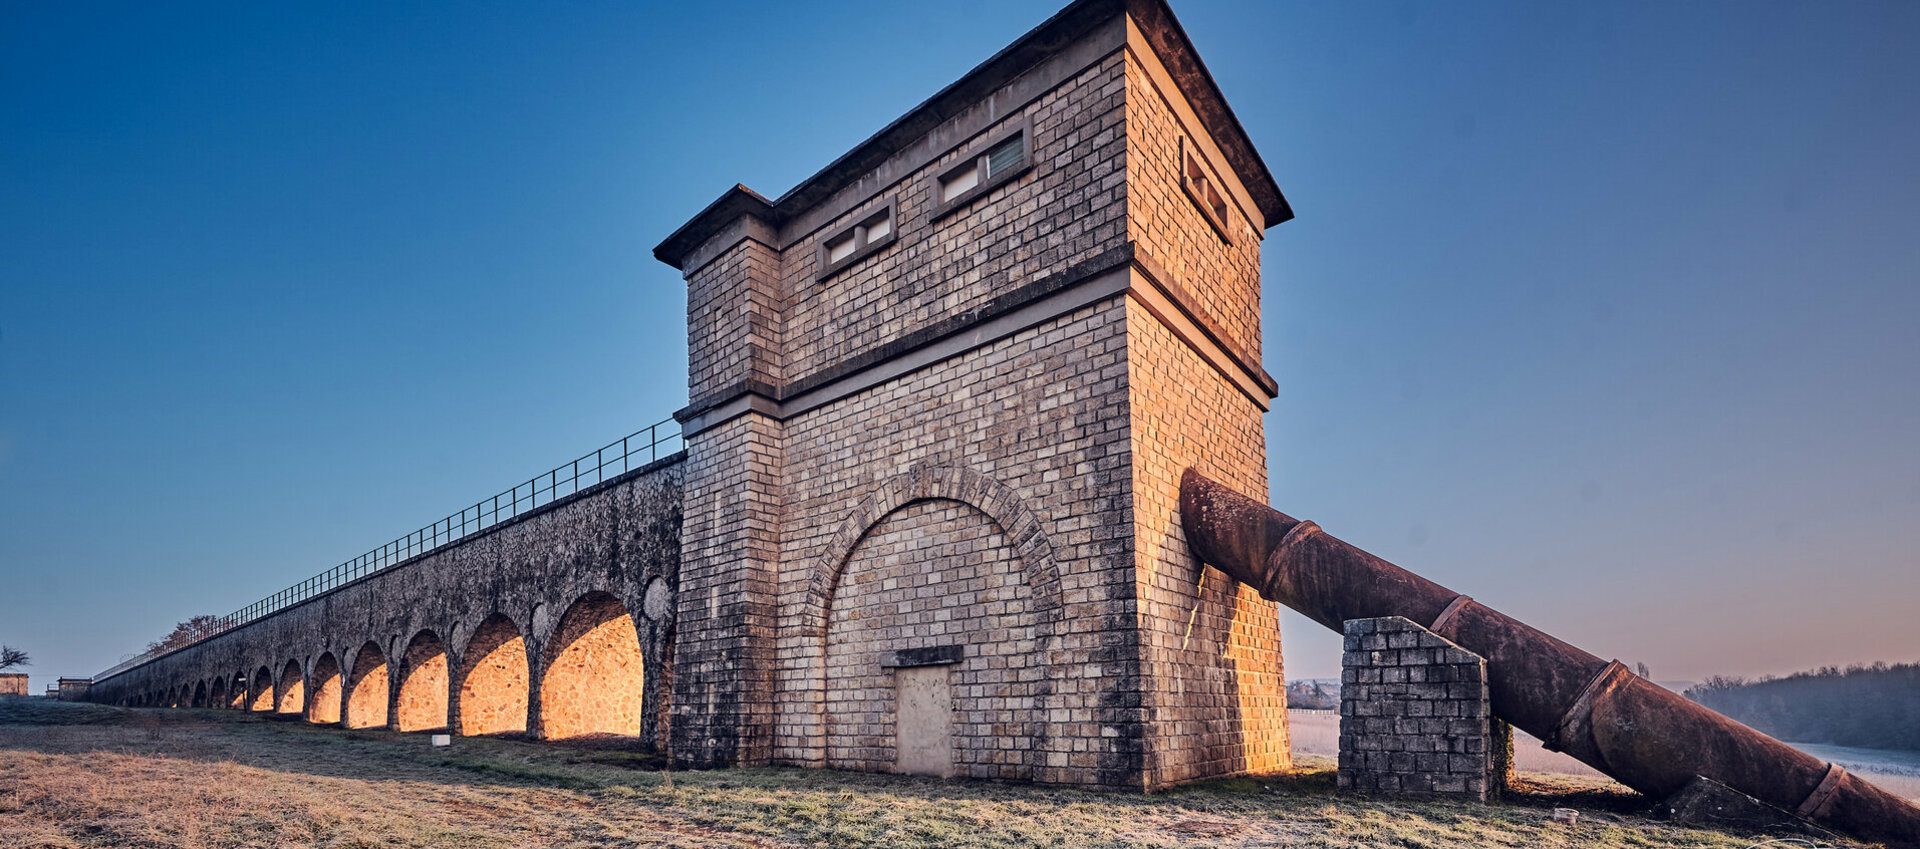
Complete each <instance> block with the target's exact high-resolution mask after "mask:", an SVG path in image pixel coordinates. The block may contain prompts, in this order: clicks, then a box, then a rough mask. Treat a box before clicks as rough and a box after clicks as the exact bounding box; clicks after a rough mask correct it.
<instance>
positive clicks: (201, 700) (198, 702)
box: [193, 681, 207, 708]
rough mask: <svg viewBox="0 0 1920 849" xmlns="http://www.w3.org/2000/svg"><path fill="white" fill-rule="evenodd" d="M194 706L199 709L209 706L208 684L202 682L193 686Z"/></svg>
mask: <svg viewBox="0 0 1920 849" xmlns="http://www.w3.org/2000/svg"><path fill="white" fill-rule="evenodd" d="M193 706H194V707H197V708H203V707H206V706H207V682H205V681H201V682H199V683H197V684H194V685H193Z"/></svg>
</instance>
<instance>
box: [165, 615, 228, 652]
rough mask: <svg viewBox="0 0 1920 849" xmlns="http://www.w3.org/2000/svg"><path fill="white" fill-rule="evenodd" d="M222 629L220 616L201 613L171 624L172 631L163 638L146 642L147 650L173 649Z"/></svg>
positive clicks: (166, 650)
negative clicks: (173, 624) (176, 623)
mask: <svg viewBox="0 0 1920 849" xmlns="http://www.w3.org/2000/svg"><path fill="white" fill-rule="evenodd" d="M222 630H225V629H223V628H222V627H221V626H220V617H218V616H212V615H208V614H202V615H199V616H195V617H193V618H192V619H188V620H187V621H185V622H182V623H180V624H178V625H175V626H173V633H171V634H168V635H167V636H166V637H165V638H164V639H161V640H157V641H155V642H151V643H148V644H147V651H149V652H152V653H154V654H159V653H161V652H169V651H173V650H174V649H177V648H180V647H182V646H185V645H189V644H191V643H194V642H198V641H199V640H203V639H205V638H207V637H211V636H213V635H215V634H218V633H220V632H221V631H222Z"/></svg>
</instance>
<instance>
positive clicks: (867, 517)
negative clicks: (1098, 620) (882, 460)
mask: <svg viewBox="0 0 1920 849" xmlns="http://www.w3.org/2000/svg"><path fill="white" fill-rule="evenodd" d="M936 498H937V499H945V500H948V501H958V502H960V503H962V504H965V505H968V506H970V507H973V508H974V509H976V510H979V511H980V512H982V513H985V514H986V515H987V518H990V519H992V520H993V521H994V524H996V525H999V526H1000V529H1001V532H1002V533H1004V534H1005V536H1006V539H1007V544H1008V545H1010V546H1012V548H1013V550H1014V551H1016V552H1018V553H1019V555H1020V559H1021V561H1022V562H1023V563H1024V571H1025V572H1026V576H1027V585H1028V586H1029V587H1031V588H1032V590H1033V605H1034V615H1035V616H1037V617H1039V618H1040V619H1041V620H1043V621H1045V622H1048V623H1053V622H1057V621H1058V620H1059V618H1060V605H1061V599H1060V569H1059V566H1058V565H1057V564H1056V563H1055V562H1054V557H1053V544H1052V543H1050V542H1048V540H1047V534H1046V530H1045V529H1043V528H1042V527H1041V525H1040V517H1039V516H1038V515H1036V514H1035V513H1034V512H1033V510H1032V509H1030V508H1028V507H1027V505H1026V503H1025V502H1024V501H1022V500H1021V498H1020V495H1019V494H1018V493H1016V492H1014V491H1013V489H1012V488H1011V487H1008V486H1007V485H1006V484H1003V483H1001V482H999V481H996V480H994V479H993V478H990V477H987V476H986V475H983V474H980V473H979V472H976V471H974V470H972V469H967V468H962V467H959V466H915V467H913V468H912V469H909V470H908V471H907V472H906V473H904V474H901V475H896V476H894V477H892V478H888V479H887V480H885V481H882V482H881V483H880V485H879V486H878V487H876V488H875V489H874V491H873V492H872V493H871V494H869V495H868V496H867V497H866V498H865V499H863V500H862V501H861V502H860V504H859V505H858V506H856V507H854V508H853V512H852V513H851V514H849V515H848V516H847V518H846V520H845V521H842V522H841V523H840V527H839V529H838V530H836V531H834V534H833V536H832V537H831V538H829V539H828V541H827V544H826V547H825V548H823V549H821V551H820V555H819V556H818V557H816V558H815V559H814V561H813V570H812V576H811V577H810V578H809V579H808V582H807V622H808V623H809V627H811V628H812V629H813V631H814V634H815V636H816V638H819V639H824V638H825V637H826V630H827V606H828V605H829V604H830V603H832V600H833V591H834V589H835V587H836V586H837V585H838V584H839V582H840V573H841V572H842V571H843V570H844V569H845V568H846V564H847V557H848V555H850V554H852V553H853V549H854V546H856V545H859V544H860V540H861V539H862V538H864V537H865V536H866V535H867V532H868V531H869V530H871V529H872V528H873V526H874V525H876V524H879V522H880V520H881V519H883V518H886V516H887V514H889V513H892V512H893V511H895V510H898V509H900V508H902V507H905V506H907V505H908V504H912V503H913V502H915V501H924V500H928V499H936ZM1051 633H1052V629H1051V628H1049V629H1048V635H1051Z"/></svg>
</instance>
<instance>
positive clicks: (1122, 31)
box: [655, 0, 1292, 789]
mask: <svg viewBox="0 0 1920 849" xmlns="http://www.w3.org/2000/svg"><path fill="white" fill-rule="evenodd" d="M1291 215H1292V213H1291V211H1290V210H1289V209H1288V206H1287V203H1286V200H1285V199H1284V198H1283V197H1282V196H1281V194H1280V191H1279V189H1278V187H1277V186H1275V184H1274V181H1273V178H1272V176H1271V175H1269V174H1268V172H1267V169H1266V167H1265V165H1264V164H1262V162H1261V161H1260V157H1259V155H1258V154H1257V153H1256V152H1255V151H1254V148H1253V145H1252V143H1251V141H1250V140H1249V139H1248V138H1247V135H1246V133H1245V131H1244V130H1243V129H1242V128H1241V126H1240V123H1239V121H1238V120H1237V119H1236V118H1235V117H1234V116H1233V113H1232V112H1231V111H1229V110H1228V108H1227V105H1226V102H1225V101H1224V100H1223V99H1222V98H1221V95H1220V92H1219V90H1218V89H1217V87H1216V86H1215V85H1214V83H1213V80H1212V78H1211V77H1210V76H1209V75H1208V73H1207V71H1206V68H1205V66H1204V65H1202V63H1201V61H1200V58H1199V56H1198V55H1197V54H1196V53H1195V52H1194V49H1193V46H1192V44H1191V43H1189V41H1188V40H1187V37H1186V34H1185V33H1184V32H1183V31H1182V30H1181V28H1180V25H1179V23H1178V22H1177V21H1175V19H1174V17H1173V15H1172V13H1171V11H1170V10H1169V9H1168V8H1167V7H1166V5H1165V4H1164V3H1163V2H1162V0H1083V2H1078V3H1075V4H1073V5H1072V6H1070V7H1068V8H1067V9H1065V10H1064V11H1062V12H1060V13H1059V14H1057V15H1055V16H1054V17H1053V18H1051V19H1049V20H1047V21H1046V22H1044V23H1042V24H1041V25H1040V26H1039V27H1037V28H1036V29H1034V30H1033V31H1032V32H1029V33H1028V34H1027V35H1025V36H1023V37H1022V38H1021V39H1020V40H1019V41H1017V42H1015V43H1014V44H1013V45H1011V46H1009V47H1008V48H1006V49H1005V50H1002V51H1001V52H1000V53H998V54H996V55H994V56H993V57H992V58H990V59H988V60H987V61H986V62H985V63H984V64H982V65H980V66H979V67H977V68H975V69H974V70H973V71H972V72H970V73H968V74H967V75H966V76H965V77H963V78H961V79H960V80H959V81H958V82H955V83H954V84H952V85H950V86H948V87H947V88H946V89H944V90H942V91H941V92H939V93H938V94H935V95H934V96H933V97H932V98H931V99H929V100H928V101H926V102H925V103H923V104H921V105H920V106H918V107H916V108H914V109H913V110H912V111H910V112H908V113H907V114H906V115H905V116H904V117H902V118H900V119H899V120H897V121H895V122H893V123H892V124H891V125H889V126H887V127H886V128H885V129H882V130H881V131H880V132H879V133H878V134H876V135H874V136H873V137H872V138H870V139H868V140H867V141H866V142H864V143H862V144H861V145H859V146H858V147H856V148H855V149H854V150H852V151H851V152H849V153H847V154H846V155H845V156H842V157H841V158H840V159H838V160H836V161H835V162H833V163H832V164H830V165H828V166H827V167H826V169H825V170H823V171H821V172H820V173H818V174H816V175H814V176H813V177H811V178H809V179H808V180H806V181H805V182H803V183H801V184H800V185H799V186H797V187H795V188H794V189H793V190H792V191H789V192H787V193H786V194H785V195H783V196H781V197H780V198H779V199H777V200H768V199H767V198H765V197H762V196H761V195H759V194H756V193H754V192H753V191H751V190H749V189H747V188H745V187H741V186H736V187H734V188H733V189H730V190H728V191H727V192H726V193H724V194H723V195H721V197H720V198H719V199H718V200H716V201H714V202H713V203H712V204H711V205H709V206H708V207H707V208H706V209H704V210H702V211H701V212H700V213H699V214H698V215H696V216H695V217H694V218H693V220H691V221H689V222H688V223H687V224H686V225H684V226H682V227H681V228H680V229H679V230H678V231H676V232H675V233H674V234H673V235H672V236H670V237H669V238H668V239H667V240H666V241H665V242H663V243H661V245H660V246H659V247H657V248H656V249H655V255H656V256H657V257H659V258H660V259H661V260H662V261H664V262H666V263H668V264H670V265H672V266H674V267H676V268H679V269H680V270H681V271H682V273H683V274H684V275H685V277H686V281H687V335H688V346H689V364H690V374H689V376H688V391H689V397H690V398H691V399H692V400H691V403H690V404H689V405H688V406H687V408H686V409H684V410H682V411H680V412H679V413H678V414H677V415H676V418H678V419H679V420H680V421H681V423H682V424H683V427H684V429H685V433H686V437H687V447H688V455H687V460H686V469H685V504H684V523H683V525H682V529H681V533H682V536H681V566H680V578H679V587H678V593H677V595H676V599H677V619H676V625H675V627H676V629H677V633H676V636H675V648H674V659H673V664H672V666H673V670H672V675H673V695H672V741H671V745H672V750H673V753H674V755H675V757H676V758H677V759H678V760H679V761H680V762H682V763H686V764H690V765H696V766H700V765H725V764H742V765H753V764H769V763H778V764H801V765H813V766H831V767H839V768H849V769H862V770H874V771H902V772H918V773H931V774H941V775H962V776H977V777H994V778H1012V779H1022V780H1033V781H1042V782H1052V783H1066V784H1083V785H1104V786H1116V787H1133V788H1146V789H1152V788H1157V787H1163V786H1167V785H1170V784H1175V783H1178V782H1182V781H1188V780H1192V779H1196V778H1202V777H1208V776H1217V775H1227V774H1234V773H1242V772H1262V771H1269V770H1273V769H1277V768H1281V767H1284V766H1286V765H1288V763H1289V755H1288V746H1287V724H1286V703H1285V688H1284V686H1283V682H1282V675H1281V668H1280V638H1279V632H1278V629H1277V627H1276V613H1275V609H1274V606H1273V604H1272V603H1270V602H1266V601H1263V600H1261V599H1259V598H1258V597H1257V596H1255V595H1254V594H1253V593H1252V592H1251V591H1249V590H1246V589H1244V588H1241V587H1239V586H1238V585H1237V584H1236V583H1235V582H1233V581H1231V580H1227V579H1225V578H1224V576H1222V575H1220V574H1218V573H1215V574H1213V575H1212V576H1211V577H1203V576H1202V567H1201V566H1200V565H1199V564H1198V563H1197V562H1195V560H1194V559H1193V557H1192V556H1191V554H1190V553H1189V552H1188V549H1187V546H1186V543H1185V541H1184V540H1183V538H1182V533H1181V528H1180V520H1179V516H1178V512H1177V511H1178V503H1177V486H1178V483H1179V478H1180V473H1181V471H1182V470H1183V469H1185V468H1186V467H1188V466H1192V467H1195V468H1198V469H1200V470H1201V471H1203V472H1204V473H1206V474H1207V475H1209V476H1211V477H1214V478H1215V479H1217V480H1220V481H1222V482H1224V483H1227V484H1230V485H1232V486H1234V487H1235V488H1237V489H1239V490H1240V491H1243V492H1264V491H1266V487H1267V479H1266V444H1265V439H1264V436H1263V432H1262V428H1261V415H1262V413H1263V412H1265V410H1266V409H1267V406H1268V403H1269V401H1270V400H1271V399H1272V398H1273V397H1274V390H1275V385H1274V382H1273V380H1272V378H1271V377H1269V376H1268V375H1267V373H1266V372H1265V371H1264V370H1263V369H1262V368H1261V366H1260V242H1261V239H1262V238H1263V237H1264V233H1265V230H1266V228H1268V227H1270V226H1272V225H1274V224H1277V223H1279V222H1282V221H1285V220H1287V219H1288V218H1290V217H1291Z"/></svg>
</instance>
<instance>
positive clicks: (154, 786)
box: [0, 700, 1761, 849]
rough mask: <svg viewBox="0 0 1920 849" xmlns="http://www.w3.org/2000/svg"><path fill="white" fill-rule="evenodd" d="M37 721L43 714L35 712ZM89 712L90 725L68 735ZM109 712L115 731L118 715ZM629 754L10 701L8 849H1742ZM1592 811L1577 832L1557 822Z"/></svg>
mask: <svg viewBox="0 0 1920 849" xmlns="http://www.w3.org/2000/svg"><path fill="white" fill-rule="evenodd" d="M25 702H34V704H31V705H25V704H24V703H25ZM64 710H72V711H74V712H73V713H72V714H71V715H70V716H71V718H72V719H73V720H74V721H73V722H64V721H61V720H62V717H63V716H64V715H65V714H62V713H57V711H64ZM102 711H105V712H104V713H103V712H102ZM661 766H662V764H661V763H660V762H659V760H658V759H657V758H653V757H651V756H647V755H641V754H637V753H632V752H627V751H622V750H619V749H617V748H610V747H607V746H605V745H601V746H592V747H571V746H569V747H561V746H555V745H549V744H538V743H530V742H525V741H518V740H502V739H475V738H456V740H455V743H454V746H453V747H452V748H451V749H433V748H431V747H429V746H428V745H427V740H426V738H425V737H424V736H421V735H401V734H391V733H387V732H383V731H341V730H338V729H328V728H315V727H311V726H307V725H304V724H302V723H298V722H287V721H276V720H272V719H265V718H261V717H257V716H250V715H247V714H238V713H230V712H224V711H202V710H176V711H161V710H120V709H110V708H95V707H93V706H71V705H54V704H51V703H46V702H41V701H39V700H4V701H0V846H5V847H23V849H26V848H28V847H35V848H37V847H94V846H102V847H104V846H113V847H253V846H260V847H266V846H300V847H329V849H345V848H346V847H414V846H419V847H428V846H432V847H443V846H445V847H516V846H578V847H588V846H593V847H598V846H702V847H704V846H727V847H735V846H738V847H769V846H830V847H842V846H846V847H853V846H886V847H980V848H981V849H987V848H988V847H1025V846H1103V847H1104V846H1111V847H1182V849H1184V847H1202V846H1236V847H1241V846H1245V847H1251V846H1299V847H1389V846H1391V847H1453V846H1515V847H1518V846H1526V847H1575V846H1578V847H1655V846H1659V847H1669V846H1672V847H1729V849H1739V847H1746V846H1749V845H1751V844H1753V843H1756V842H1758V841H1759V840H1760V839H1761V838H1759V837H1755V836H1751V835H1746V836H1742V835H1729V834H1723V833H1718V832H1708V831H1699V830H1691V829H1680V828H1674V827H1671V826H1669V825H1667V824H1665V823H1661V822H1658V821H1654V820H1651V819H1648V818H1646V817H1644V816H1642V815H1641V813H1640V811H1641V807H1642V805H1643V804H1644V800H1642V799H1641V798H1640V797H1638V796H1634V795H1632V794H1629V793H1624V792H1621V791H1619V790H1617V789H1614V788H1610V787H1609V786H1607V785H1605V784H1603V783H1601V782H1596V781H1592V780H1590V779H1582V778H1578V777H1570V776H1542V777H1540V780H1538V781H1532V782H1529V783H1528V784H1527V785H1526V786H1525V787H1524V788H1523V790H1524V792H1523V793H1522V794H1520V795H1519V797H1518V798H1517V799H1516V800H1515V802H1514V803H1513V804H1506V805H1495V806H1477V805H1466V804H1452V803H1387V802H1364V801H1355V800H1351V799H1343V798H1336V797H1335V796H1334V795H1333V789H1332V787H1333V780H1332V771H1331V764H1330V763H1329V762H1328V761H1326V760H1325V759H1313V760H1311V761H1310V762H1309V763H1307V764H1304V765H1303V768H1302V769H1301V770H1300V771H1299V772H1297V773H1295V774H1292V775H1286V776H1274V777H1270V778H1263V779H1233V780H1225V781H1216V782H1207V783H1204V784H1200V785H1196V786H1192V787H1185V788H1181V789H1178V790H1175V791H1171V792H1167V793H1162V794H1157V795H1153V796H1141V795H1136V794H1126V793H1098V792H1083V791H1074V790H1060V789H1048V788H1035V787H1028V786H1019V785H1009V784H997V783H990V782H971V781H936V780H923V779H912V778H904V777H899V776H883V775H859V774H848V773H838V772H830V771H822V770H797V769H743V770H723V771H714V772H674V773H671V774H669V773H666V772H663V771H661V769H660V767H661ZM1555 806H1560V807H1573V808H1578V809H1580V810H1581V817H1580V823H1579V824H1578V825H1577V826H1574V827H1572V828H1568V827H1565V826H1557V825H1555V824H1553V823H1551V822H1549V821H1548V815H1549V812H1550V809H1551V808H1553V807H1555Z"/></svg>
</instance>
